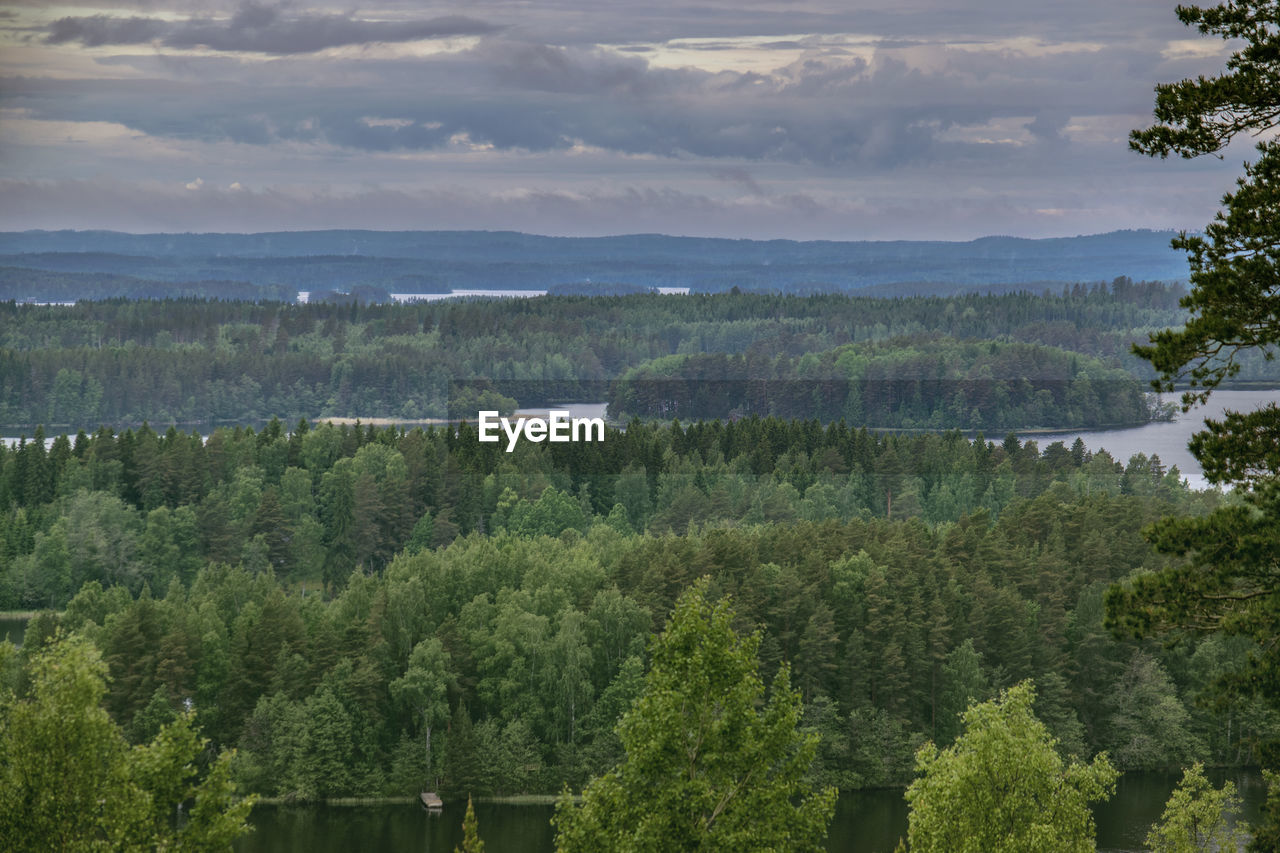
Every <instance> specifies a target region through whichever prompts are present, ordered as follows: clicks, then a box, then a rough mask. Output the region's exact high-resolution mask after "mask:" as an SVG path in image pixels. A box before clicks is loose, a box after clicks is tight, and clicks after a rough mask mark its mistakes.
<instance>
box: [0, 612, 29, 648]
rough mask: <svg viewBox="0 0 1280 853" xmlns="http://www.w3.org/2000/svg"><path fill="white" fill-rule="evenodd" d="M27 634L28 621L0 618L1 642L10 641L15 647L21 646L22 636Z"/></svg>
mask: <svg viewBox="0 0 1280 853" xmlns="http://www.w3.org/2000/svg"><path fill="white" fill-rule="evenodd" d="M26 632H27V620H26V619H7V618H4V617H0V641H3V640H8V641H9V642H11V643H13V644H14V645H15V646H21V645H22V635H23V634H25V633H26Z"/></svg>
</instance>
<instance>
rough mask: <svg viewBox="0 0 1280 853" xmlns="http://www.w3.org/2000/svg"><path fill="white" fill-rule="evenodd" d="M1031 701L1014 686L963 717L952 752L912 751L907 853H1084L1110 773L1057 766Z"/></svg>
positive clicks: (1090, 845)
mask: <svg viewBox="0 0 1280 853" xmlns="http://www.w3.org/2000/svg"><path fill="white" fill-rule="evenodd" d="M1034 701H1035V689H1034V687H1033V686H1032V685H1031V682H1029V681H1024V682H1022V683H1021V684H1018V685H1015V686H1014V687H1011V688H1009V689H1008V690H1006V691H1004V692H1003V693H1001V694H1000V696H999V697H997V698H996V699H993V700H991V701H989V702H983V703H982V704H979V705H974V706H972V707H971V708H970V709H969V710H968V711H966V712H965V714H964V724H965V731H964V734H962V735H961V736H960V737H959V738H958V739H957V740H956V742H955V743H954V744H953V745H951V746H949V747H947V748H946V749H943V750H939V749H938V748H937V747H936V746H934V745H933V744H932V743H928V744H925V745H924V746H923V747H921V748H920V751H919V752H918V753H917V754H916V769H917V770H918V771H919V773H920V774H921V775H920V777H919V778H917V779H916V780H915V781H914V782H912V783H911V786H910V787H909V788H907V793H906V798H907V803H908V804H910V806H911V815H910V823H909V828H908V830H907V839H908V841H909V842H910V845H911V850H912V851H913V853H1001V852H1002V851H1008V853H1022V851H1027V850H1036V851H1041V853H1058V851H1061V853H1076V851H1080V853H1083V851H1092V850H1094V837H1093V836H1094V824H1093V815H1092V813H1091V812H1090V810H1089V804H1090V803H1092V802H1096V801H1099V800H1105V799H1107V798H1108V797H1109V796H1110V795H1111V793H1112V792H1113V791H1114V790H1115V780H1116V777H1117V775H1118V774H1117V772H1116V770H1115V768H1113V767H1112V766H1111V762H1109V761H1108V760H1107V757H1106V755H1105V754H1103V755H1099V756H1098V757H1097V758H1095V759H1094V760H1093V763H1091V764H1087V765H1086V764H1081V763H1078V762H1074V761H1073V762H1072V763H1070V764H1067V763H1066V762H1064V761H1063V759H1062V757H1061V756H1060V755H1059V754H1058V751H1057V749H1056V745H1057V743H1056V741H1055V740H1054V739H1053V738H1052V737H1051V736H1050V735H1049V730H1048V729H1046V728H1045V726H1044V724H1043V723H1041V722H1040V721H1039V720H1037V719H1036V717H1035V714H1033V713H1032V710H1031V708H1032V704H1033V702H1034Z"/></svg>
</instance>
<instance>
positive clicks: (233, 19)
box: [45, 2, 498, 55]
mask: <svg viewBox="0 0 1280 853" xmlns="http://www.w3.org/2000/svg"><path fill="white" fill-rule="evenodd" d="M497 29H498V27H496V26H494V25H492V24H487V23H485V22H483V21H479V20H476V19H475V18H469V17H466V16H463V15H445V16H442V17H437V18H430V19H428V20H410V21H371V20H363V19H358V18H353V17H351V16H350V15H347V14H332V15H318V14H301V15H287V16H286V15H284V14H282V12H281V9H280V7H277V6H268V5H265V4H259V3H254V2H248V3H245V4H243V5H241V6H240V7H239V8H238V9H237V10H236V12H235V13H234V14H233V15H231V16H230V17H229V18H211V17H199V18H189V19H187V20H185V21H169V20H165V19H162V18H145V17H137V16H134V17H128V18H120V17H113V16H109V15H92V16H88V17H65V18H59V19H58V20H56V21H54V22H53V23H51V24H50V25H49V28H48V34H47V35H46V37H45V42H46V43H48V44H51V45H58V44H67V43H71V42H75V43H79V44H82V45H84V46H85V47H101V46H106V45H136V44H150V43H157V44H160V45H162V46H164V47H169V48H206V49H209V50H214V51H227V52H231V51H234V52H246V53H264V54H273V55H288V54H297V53H314V52H316V51H320V50H324V49H326V48H331V47H342V46H345V45H356V44H370V43H376V42H406V41H418V40H421V39H438V38H447V37H451V36H475V35H484V34H487V33H492V32H495V31H496V30H497Z"/></svg>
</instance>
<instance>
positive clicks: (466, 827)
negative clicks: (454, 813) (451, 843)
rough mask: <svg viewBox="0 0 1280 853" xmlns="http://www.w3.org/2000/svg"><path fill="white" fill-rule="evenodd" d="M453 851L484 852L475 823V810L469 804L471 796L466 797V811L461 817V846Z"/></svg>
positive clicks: (465, 852) (459, 852)
mask: <svg viewBox="0 0 1280 853" xmlns="http://www.w3.org/2000/svg"><path fill="white" fill-rule="evenodd" d="M454 853H484V842H483V841H481V840H480V826H479V824H477V823H476V810H475V807H474V806H472V805H471V797H470V796H468V797H467V813H466V814H465V815H464V816H463V818H462V846H461V847H456V848H454Z"/></svg>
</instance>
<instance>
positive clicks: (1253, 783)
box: [235, 771, 1265, 853]
mask: <svg viewBox="0 0 1280 853" xmlns="http://www.w3.org/2000/svg"><path fill="white" fill-rule="evenodd" d="M1208 775H1209V778H1210V779H1211V780H1212V781H1213V783H1214V784H1215V785H1220V784H1222V782H1223V780H1224V779H1231V780H1232V781H1233V782H1234V783H1235V785H1236V788H1237V790H1238V791H1239V793H1240V796H1241V799H1242V801H1243V806H1244V808H1243V812H1244V814H1243V817H1244V818H1245V819H1246V820H1247V821H1250V822H1251V823H1256V822H1257V821H1258V819H1259V818H1260V816H1261V813H1262V804H1263V801H1264V799H1265V790H1264V788H1263V784H1262V777H1261V774H1259V773H1258V772H1257V771H1230V772H1225V771H1219V772H1213V771H1210V772H1209V773H1208ZM1180 776H1181V774H1180V773H1126V774H1125V775H1124V776H1122V777H1121V779H1120V782H1119V784H1118V785H1117V787H1116V795H1115V797H1113V798H1112V799H1111V801H1110V802H1109V803H1106V804H1104V805H1102V806H1100V807H1098V808H1096V809H1095V810H1094V814H1095V817H1096V819H1097V825H1098V849H1099V851H1103V853H1120V851H1130V850H1141V849H1142V846H1143V845H1142V841H1143V839H1144V838H1145V837H1146V834H1147V830H1148V829H1150V827H1151V824H1152V822H1153V821H1155V820H1157V819H1158V818H1159V817H1160V815H1161V813H1162V812H1163V811H1164V804H1165V801H1166V800H1167V799H1168V798H1169V793H1170V792H1171V791H1172V790H1173V787H1174V785H1176V784H1177V782H1178V779H1179V778H1180ZM475 808H476V820H477V821H478V823H479V825H480V837H481V838H482V839H483V840H484V843H485V849H486V850H487V851H488V853H550V851H552V850H553V849H554V848H555V835H554V833H553V831H552V829H551V815H552V813H553V812H554V809H553V808H552V807H551V806H512V805H496V804H492V803H477V804H476V807H475ZM463 811H464V804H462V803H450V804H448V805H447V806H446V807H445V809H444V811H443V812H441V813H439V814H430V813H428V812H427V811H426V810H424V809H423V808H422V807H421V806H418V805H415V804H407V805H402V806H260V807H258V808H256V809H254V811H253V815H252V817H251V818H250V820H251V822H252V823H253V825H254V826H255V828H256V831H255V832H254V833H253V834H251V835H249V836H248V837H246V838H244V839H241V840H240V841H239V842H237V843H236V845H235V849H236V851H237V853H268V851H297V853H303V851H306V852H307V853H312V851H314V853H338V851H348V850H361V851H368V853H400V851H409V850H414V851H430V852H431V853H448V851H452V850H453V849H454V847H455V846H458V845H460V844H461V843H462V815H463ZM906 832H907V804H906V802H905V801H904V800H903V799H902V791H900V790H891V789H886V790H874V791H850V792H846V793H844V794H841V796H840V800H839V802H838V803H837V804H836V812H835V816H834V818H833V819H832V821H831V827H830V831H829V834H828V836H827V845H826V847H827V849H828V850H830V851H833V853H834V851H841V853H891V851H892V850H893V849H894V847H895V846H896V845H897V843H898V839H899V838H900V837H902V836H904V835H906Z"/></svg>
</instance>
